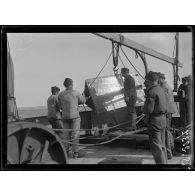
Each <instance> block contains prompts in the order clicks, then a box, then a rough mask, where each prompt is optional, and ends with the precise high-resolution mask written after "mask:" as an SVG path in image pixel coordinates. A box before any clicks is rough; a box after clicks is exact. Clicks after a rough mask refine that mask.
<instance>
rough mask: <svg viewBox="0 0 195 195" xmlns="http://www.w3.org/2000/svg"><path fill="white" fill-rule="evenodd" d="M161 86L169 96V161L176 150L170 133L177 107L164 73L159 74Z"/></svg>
mask: <svg viewBox="0 0 195 195" xmlns="http://www.w3.org/2000/svg"><path fill="white" fill-rule="evenodd" d="M159 84H160V86H161V87H162V88H163V90H164V91H165V93H166V94H167V95H168V102H167V105H168V107H167V114H166V117H167V127H166V131H165V144H166V150H167V159H168V160H170V159H172V150H173V149H174V138H173V135H172V134H171V132H170V127H171V119H172V114H174V113H175V112H176V106H175V102H174V97H173V90H172V89H171V87H170V86H169V85H168V84H167V82H166V81H165V75H164V74H162V73H159Z"/></svg>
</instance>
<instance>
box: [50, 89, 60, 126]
mask: <svg viewBox="0 0 195 195" xmlns="http://www.w3.org/2000/svg"><path fill="white" fill-rule="evenodd" d="M59 91H60V88H58V87H57V86H54V87H51V93H52V95H51V96H50V97H49V98H48V100H47V109H48V121H49V123H50V124H51V125H52V128H53V129H63V123H62V117H61V113H60V108H59V104H58V94H59Z"/></svg>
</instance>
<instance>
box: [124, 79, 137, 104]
mask: <svg viewBox="0 0 195 195" xmlns="http://www.w3.org/2000/svg"><path fill="white" fill-rule="evenodd" d="M124 96H125V97H129V101H130V102H133V103H134V104H135V103H136V100H137V93H136V89H135V80H134V78H133V77H132V76H131V75H128V76H127V77H125V80H124Z"/></svg>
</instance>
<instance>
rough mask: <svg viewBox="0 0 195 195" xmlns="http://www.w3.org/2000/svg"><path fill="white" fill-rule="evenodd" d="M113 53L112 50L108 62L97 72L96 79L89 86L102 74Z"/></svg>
mask: <svg viewBox="0 0 195 195" xmlns="http://www.w3.org/2000/svg"><path fill="white" fill-rule="evenodd" d="M111 55H112V51H111V53H110V55H109V57H108V59H107V61H106V63H105V64H104V66H103V67H102V69H101V70H100V72H99V73H98V74H97V76H96V77H95V79H94V80H93V81H92V82H91V83H90V85H89V87H91V85H92V84H93V83H94V82H95V81H96V79H97V78H98V77H99V75H100V74H101V72H102V71H103V70H104V68H105V67H106V65H107V63H108V61H109V59H110V57H111Z"/></svg>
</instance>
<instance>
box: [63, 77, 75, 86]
mask: <svg viewBox="0 0 195 195" xmlns="http://www.w3.org/2000/svg"><path fill="white" fill-rule="evenodd" d="M63 84H64V86H65V87H69V86H70V85H72V84H73V80H72V79H71V78H65V80H64V83H63Z"/></svg>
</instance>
